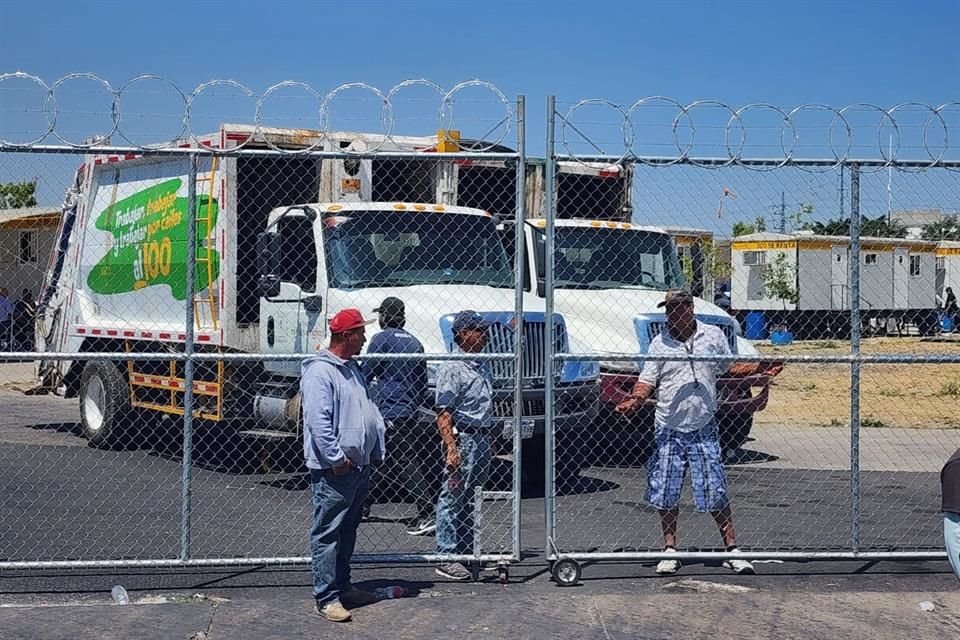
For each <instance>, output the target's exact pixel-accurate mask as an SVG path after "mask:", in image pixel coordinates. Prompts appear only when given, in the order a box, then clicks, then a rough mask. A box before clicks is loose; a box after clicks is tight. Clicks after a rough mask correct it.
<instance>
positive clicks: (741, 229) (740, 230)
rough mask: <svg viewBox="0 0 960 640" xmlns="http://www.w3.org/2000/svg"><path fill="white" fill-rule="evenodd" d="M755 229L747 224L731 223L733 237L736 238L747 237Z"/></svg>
mask: <svg viewBox="0 0 960 640" xmlns="http://www.w3.org/2000/svg"><path fill="white" fill-rule="evenodd" d="M755 232H756V228H755V227H754V226H753V225H752V224H750V223H749V222H734V223H733V237H734V238H736V237H737V236H748V235H750V234H751V233H755Z"/></svg>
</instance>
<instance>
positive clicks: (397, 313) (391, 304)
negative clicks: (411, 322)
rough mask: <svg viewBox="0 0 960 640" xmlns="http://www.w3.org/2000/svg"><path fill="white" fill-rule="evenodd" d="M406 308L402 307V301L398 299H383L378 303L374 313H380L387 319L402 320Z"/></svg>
mask: <svg viewBox="0 0 960 640" xmlns="http://www.w3.org/2000/svg"><path fill="white" fill-rule="evenodd" d="M405 310H406V307H404V304H403V300H401V299H400V298H394V297H392V296H391V297H389V298H384V299H383V302H381V303H380V306H379V307H377V308H376V309H374V310H373V311H374V312H375V313H382V314H383V315H385V316H387V317H388V318H402V317H403V315H404V313H405Z"/></svg>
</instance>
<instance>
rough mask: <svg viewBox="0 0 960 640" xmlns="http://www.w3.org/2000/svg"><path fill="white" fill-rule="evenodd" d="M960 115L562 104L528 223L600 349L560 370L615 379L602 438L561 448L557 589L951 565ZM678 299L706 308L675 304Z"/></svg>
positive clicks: (566, 301)
mask: <svg viewBox="0 0 960 640" xmlns="http://www.w3.org/2000/svg"><path fill="white" fill-rule="evenodd" d="M758 113H759V114H760V116H758V115H757V114H758ZM956 116H957V110H956V105H952V104H947V105H942V106H940V107H928V106H924V105H915V104H908V105H901V106H899V107H895V108H893V109H887V110H884V109H880V108H879V107H873V106H870V105H853V106H851V107H846V108H843V109H834V108H830V107H824V106H821V105H809V106H804V107H798V108H796V109H793V110H791V111H789V112H788V111H786V110H782V109H778V108H776V107H772V106H770V105H749V106H747V107H742V108H740V109H735V108H732V107H729V106H727V105H724V104H720V103H715V102H709V101H704V102H697V103H693V104H691V105H681V104H679V103H676V102H674V101H672V100H669V99H666V98H659V97H657V98H648V99H644V100H639V101H637V102H636V103H634V104H633V105H632V106H629V107H622V106H618V105H616V104H614V103H612V102H610V101H606V100H584V101H581V102H578V103H576V104H571V105H557V104H556V102H555V101H553V100H551V101H550V103H549V105H548V121H549V122H548V132H549V133H548V148H547V161H546V168H545V174H546V176H545V183H546V187H545V190H544V193H545V195H546V202H545V204H544V206H543V207H542V211H543V216H542V218H538V219H535V220H532V221H529V222H528V224H527V229H528V230H529V233H530V234H531V236H532V239H533V243H534V246H538V245H542V249H541V250H540V253H537V251H534V252H533V255H534V260H537V261H540V262H542V264H537V270H538V272H537V275H538V277H539V278H540V283H541V288H542V291H543V296H544V298H545V300H546V305H547V309H548V313H550V312H551V311H554V312H556V313H559V314H561V315H563V316H564V318H565V321H566V323H567V327H568V331H569V332H570V334H571V335H572V336H574V337H576V338H577V340H578V341H579V343H580V345H581V350H582V352H581V353H554V354H551V356H550V357H551V358H552V359H553V360H554V361H556V362H562V363H573V362H586V361H599V362H600V368H601V389H602V391H601V406H600V412H599V415H600V417H599V419H598V420H597V421H595V422H594V423H592V424H591V428H590V429H589V430H586V431H575V432H572V433H571V432H563V431H560V430H555V431H554V432H552V433H551V436H552V438H550V439H549V441H548V457H547V460H548V466H549V470H548V477H547V480H548V490H547V506H546V518H547V533H546V545H547V551H548V558H549V559H550V560H551V561H553V562H554V573H555V576H557V577H558V578H559V579H560V580H561V581H564V580H567V581H570V580H575V576H576V575H578V573H579V568H578V566H577V564H576V563H577V562H578V561H583V560H596V559H611V560H612V559H617V560H624V559H634V560H649V561H657V567H656V570H657V571H658V572H661V573H670V572H672V571H675V570H676V569H677V568H678V567H679V563H678V562H676V561H678V560H680V561H682V560H686V559H693V560H696V561H723V562H726V563H727V564H728V565H729V566H731V568H733V569H734V570H738V571H739V570H743V569H744V567H745V565H744V564H743V563H742V562H741V560H742V559H750V558H754V559H759V560H771V559H773V560H783V559H789V558H793V559H809V558H815V557H833V558H853V557H878V558H879V557H932V556H939V554H940V551H939V549H940V548H941V544H942V543H941V541H940V539H939V534H938V531H939V529H938V521H939V520H938V518H939V493H938V481H937V475H936V474H937V472H938V471H939V469H940V467H941V466H942V464H943V461H944V460H946V459H947V458H948V457H949V455H950V453H952V452H953V451H954V450H955V449H956V447H957V446H960V438H958V437H957V436H956V431H955V428H956V415H957V410H958V408H960V407H958V404H957V394H956V393H955V391H956V389H955V388H956V386H957V381H956V380H954V378H955V374H956V371H955V369H956V364H957V363H958V362H960V351H958V350H957V344H958V343H957V341H956V340H955V339H954V321H955V316H956V313H957V303H956V298H955V296H954V295H953V293H952V286H951V285H952V280H951V275H950V274H951V265H950V260H951V258H950V256H951V255H952V253H954V249H953V242H952V241H954V240H956V238H957V237H958V236H957V227H956V223H955V219H956V218H955V214H956V212H957V209H956V202H957V198H958V195H960V182H958V175H960V174H958V173H957V170H958V169H960V162H958V159H957V157H956V156H957V153H956V150H955V149H952V148H951V147H950V145H949V143H948V140H949V135H948V134H949V132H950V131H955V129H956V126H957V124H958V119H957V117H956ZM748 117H749V118H748ZM871 118H872V121H871ZM748 119H749V120H750V122H749V123H748ZM677 289H682V290H685V291H687V292H689V293H690V294H691V296H692V297H693V298H694V299H693V300H692V304H690V305H689V306H688V305H686V304H685V303H684V302H682V296H681V298H678V300H677V301H675V302H673V303H666V304H665V303H664V301H665V299H666V298H667V297H668V294H667V292H668V291H672V290H677ZM685 308H686V309H688V311H689V313H685V312H684V309H685ZM548 344H550V341H549V340H548ZM571 344H573V343H571ZM638 354H639V355H641V356H642V358H641V359H639V360H638V358H637V355H638ZM560 393H561V390H560V389H559V387H555V386H552V387H551V388H549V389H548V398H549V399H550V401H551V402H552V403H553V404H554V406H558V405H559V403H560V402H561V401H560V400H559V397H558V396H559V394H560ZM687 476H689V478H690V479H689V481H687V480H686V478H687ZM696 511H701V512H709V513H710V514H712V515H713V517H712V518H711V517H710V516H707V515H702V516H695V515H694V512H696ZM678 523H679V524H678ZM718 529H719V535H718ZM731 563H732V564H731Z"/></svg>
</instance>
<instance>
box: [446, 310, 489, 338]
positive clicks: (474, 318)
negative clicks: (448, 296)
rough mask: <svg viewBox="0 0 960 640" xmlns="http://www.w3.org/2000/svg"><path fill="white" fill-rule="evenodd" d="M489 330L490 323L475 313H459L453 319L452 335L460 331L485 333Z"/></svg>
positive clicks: (469, 311)
mask: <svg viewBox="0 0 960 640" xmlns="http://www.w3.org/2000/svg"><path fill="white" fill-rule="evenodd" d="M489 328H490V323H489V322H487V321H486V320H484V318H483V316H482V315H480V314H479V313H477V312H476V311H471V310H467V311H461V312H460V313H458V314H457V316H456V317H455V318H454V319H453V333H454V335H456V334H458V333H460V332H461V331H486V330H487V329H489Z"/></svg>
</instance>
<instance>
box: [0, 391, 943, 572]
mask: <svg viewBox="0 0 960 640" xmlns="http://www.w3.org/2000/svg"><path fill="white" fill-rule="evenodd" d="M0 403H2V404H0V406H2V407H3V412H2V415H0V469H2V472H0V558H2V559H7V560H46V559H101V558H156V557H160V558H175V557H177V555H178V553H179V545H180V533H179V522H180V493H181V492H180V477H181V465H180V462H179V458H178V454H177V453H176V451H174V450H170V451H166V452H164V451H158V448H150V447H145V448H142V449H139V450H129V451H99V450H96V449H92V448H90V447H88V446H86V442H85V441H84V440H83V438H82V437H81V436H80V435H79V433H78V429H77V425H76V422H75V421H76V418H77V411H76V401H75V400H63V399H60V398H54V397H26V396H23V395H20V394H17V393H14V392H10V391H0ZM957 441H960V432H958V431H942V432H930V431H912V430H907V431H894V430H886V429H875V430H870V431H865V434H864V467H865V471H864V473H863V478H862V487H861V491H862V504H861V511H862V518H863V521H862V529H861V544H862V548H865V549H866V548H875V549H887V548H891V549H912V548H918V547H919V548H931V549H938V548H939V547H940V545H941V537H940V536H941V533H940V528H939V515H938V502H939V485H938V482H937V470H938V469H939V467H940V464H941V463H942V460H944V459H945V458H946V457H947V455H948V454H949V453H950V452H952V450H953V449H954V448H955V446H957V445H956V444H954V443H955V442H957ZM847 446H848V440H847V437H846V436H845V435H844V434H843V433H842V430H835V429H825V428H811V429H797V428H782V429H776V428H770V427H767V428H763V429H760V430H758V431H757V433H756V440H755V441H754V442H751V443H750V445H749V451H748V453H747V454H746V456H745V457H744V458H743V459H742V460H741V462H740V463H738V464H735V465H733V466H732V467H731V470H730V482H731V486H732V488H733V492H734V495H735V511H736V514H737V524H738V530H739V534H740V540H741V544H742V545H743V546H744V547H753V548H760V549H784V550H794V549H800V550H807V549H809V550H812V549H834V548H835V549H842V548H845V547H846V546H847V545H849V541H850V525H849V512H850V500H849V494H850V478H849V474H848V472H846V471H845V470H844V469H845V465H844V464H843V460H844V459H845V458H844V456H845V453H844V451H845V449H846V447H847ZM259 453H260V452H259V449H258V448H256V447H253V446H251V445H249V444H248V443H245V442H243V441H240V440H238V439H235V438H228V437H224V435H223V434H222V433H221V434H217V433H207V434H206V435H205V436H204V437H203V438H201V439H200V441H199V443H198V450H197V453H196V461H197V467H196V469H195V474H194V478H195V481H194V485H193V500H194V502H193V508H194V513H193V527H194V528H193V550H194V557H222V556H231V557H234V556H241V557H249V556H290V555H303V554H305V552H306V548H305V546H306V545H305V532H306V531H307V528H308V522H309V519H310V512H311V507H310V503H309V498H308V496H307V494H306V491H305V488H306V482H305V477H304V475H303V473H301V472H300V471H299V470H298V469H296V468H295V467H293V468H291V469H289V470H286V471H284V470H283V469H274V470H273V471H271V472H264V471H263V469H262V468H261V466H260V459H259ZM615 453H616V454H617V456H616V458H617V460H620V462H615V461H614V457H615V456H614V454H615ZM622 453H623V451H622V450H617V451H614V450H613V448H612V447H611V448H610V449H608V450H606V451H602V452H595V455H593V456H592V457H591V461H592V463H593V464H592V466H590V467H588V468H586V469H584V470H583V471H582V473H581V475H580V477H579V478H578V479H577V480H576V481H575V482H574V483H573V484H572V485H571V486H569V487H567V488H566V489H565V491H564V492H563V494H562V495H560V496H559V497H558V498H557V501H556V520H557V526H558V531H557V542H558V544H559V546H560V547H561V549H563V550H568V551H573V550H589V549H598V550H601V551H611V550H618V549H646V548H657V547H658V546H659V530H658V529H659V526H658V524H657V520H656V517H655V513H653V512H652V511H651V510H650V508H649V507H647V506H646V505H645V503H644V501H643V492H644V489H645V482H644V480H643V470H642V468H641V467H640V466H638V465H636V464H633V465H631V464H627V463H624V462H622V460H623V458H624V456H622V455H620V454H622ZM275 455H277V456H278V455H279V454H276V453H275ZM498 465H499V466H498V467H497V470H496V471H495V476H498V477H500V478H501V479H503V478H506V477H508V475H509V470H510V464H509V461H506V460H501V461H499V462H498ZM502 485H503V483H501V486H502ZM684 504H685V508H684V513H683V515H682V523H681V527H682V529H681V533H682V538H681V543H682V544H683V545H685V546H688V547H692V548H715V547H716V546H717V542H718V541H717V535H716V532H715V531H714V530H713V528H712V525H711V523H710V522H709V518H707V517H705V516H700V515H697V516H695V515H694V514H693V513H692V510H691V508H690V502H689V496H686V497H685V503H684ZM374 515H375V516H376V518H375V520H374V521H372V522H369V523H366V524H365V525H364V526H363V529H362V539H361V541H360V545H359V549H358V551H360V552H364V553H374V552H419V551H429V550H431V548H432V539H430V538H414V537H411V536H408V535H406V534H405V533H404V532H403V524H402V522H401V521H402V520H403V518H406V517H409V516H410V515H412V513H411V511H410V507H409V505H406V504H402V503H399V502H398V503H391V504H380V505H377V507H376V508H375V512H374ZM509 515H510V514H509V508H508V505H507V504H505V503H503V504H500V503H491V504H488V505H487V506H486V507H485V513H484V523H485V526H484V529H483V532H482V537H483V540H484V542H485V547H486V548H487V549H488V550H493V549H495V548H500V547H501V546H504V545H506V544H507V543H508V542H509V539H510V538H509V523H510V517H509ZM522 515H523V523H524V527H523V532H524V547H525V548H526V549H527V550H528V551H529V552H530V553H532V554H536V553H537V552H538V550H539V549H542V548H543V545H544V538H545V532H544V524H543V522H544V520H543V500H542V498H537V497H530V498H526V499H524V500H523V501H522Z"/></svg>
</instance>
